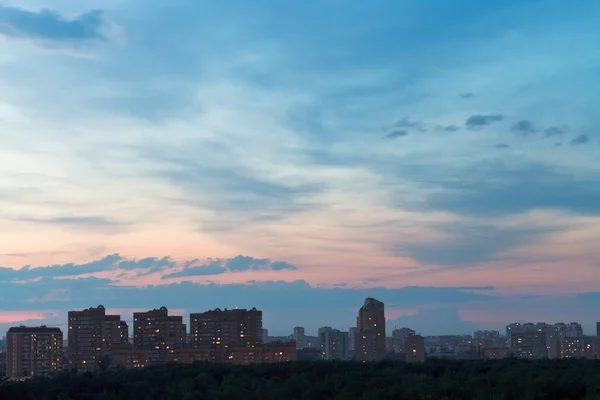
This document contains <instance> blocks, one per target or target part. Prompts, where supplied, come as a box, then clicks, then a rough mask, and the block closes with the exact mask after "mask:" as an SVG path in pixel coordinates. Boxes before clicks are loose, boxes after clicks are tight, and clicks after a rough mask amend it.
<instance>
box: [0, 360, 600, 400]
mask: <svg viewBox="0 0 600 400" xmlns="http://www.w3.org/2000/svg"><path fill="white" fill-rule="evenodd" d="M0 399H2V400H5V399H6V400H13V399H15V400H132V399H135V400H152V399H165V400H195V399H210V400H220V399H223V400H235V399H244V400H246V399H248V400H253V399H256V400H270V399H272V400H284V399H297V400H320V399H323V400H329V399H333V400H350V399H361V400H387V399H390V400H404V399H405V400H413V399H414V400H455V399H456V400H458V399H466V400H519V399H523V400H536V399H540V400H592V399H593V400H598V399H600V362H598V361H595V360H584V359H581V360H539V361H526V360H517V359H505V360H495V361H482V360H478V361H453V360H439V359H438V360H436V359H429V360H427V361H426V362H425V363H422V364H406V363H404V362H399V361H384V362H381V363H366V364H362V363H356V362H338V361H329V362H327V361H297V362H292V363H283V364H257V365H249V366H236V365H221V364H208V363H195V364H165V365H156V366H151V367H147V368H144V369H130V370H121V369H110V370H108V371H103V372H99V373H96V374H91V373H85V374H75V373H69V372H64V373H60V374H58V375H56V376H54V377H51V378H42V377H39V378H32V379H29V380H27V381H23V382H8V381H7V380H4V381H3V382H2V383H0Z"/></svg>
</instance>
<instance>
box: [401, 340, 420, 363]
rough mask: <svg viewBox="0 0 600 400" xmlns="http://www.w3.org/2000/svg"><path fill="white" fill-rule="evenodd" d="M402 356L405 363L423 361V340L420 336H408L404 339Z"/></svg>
mask: <svg viewBox="0 0 600 400" xmlns="http://www.w3.org/2000/svg"><path fill="white" fill-rule="evenodd" d="M404 354H405V355H406V362H407V363H415V362H424V361H425V338H423V336H421V335H410V336H408V337H407V338H406V341H405V345H404Z"/></svg>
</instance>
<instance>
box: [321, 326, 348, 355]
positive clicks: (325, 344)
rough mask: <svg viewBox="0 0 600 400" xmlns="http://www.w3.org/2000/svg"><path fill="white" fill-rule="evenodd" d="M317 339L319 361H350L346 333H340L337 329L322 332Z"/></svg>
mask: <svg viewBox="0 0 600 400" xmlns="http://www.w3.org/2000/svg"><path fill="white" fill-rule="evenodd" d="M319 338H320V340H321V359H323V360H348V359H350V343H349V340H348V332H341V331H339V330H337V329H328V330H323V331H322V332H321V335H320V336H319Z"/></svg>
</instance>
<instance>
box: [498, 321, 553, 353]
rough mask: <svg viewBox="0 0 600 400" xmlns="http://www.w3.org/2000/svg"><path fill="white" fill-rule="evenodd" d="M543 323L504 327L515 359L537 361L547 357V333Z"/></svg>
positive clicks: (547, 327)
mask: <svg viewBox="0 0 600 400" xmlns="http://www.w3.org/2000/svg"><path fill="white" fill-rule="evenodd" d="M548 330H549V325H547V324H544V323H538V324H533V323H530V322H529V323H525V324H521V323H515V324H510V325H508V326H507V327H506V337H507V339H508V344H509V347H510V349H511V352H512V353H513V354H514V356H515V357H517V358H527V359H539V358H546V357H548V346H547V339H546V336H547V332H548Z"/></svg>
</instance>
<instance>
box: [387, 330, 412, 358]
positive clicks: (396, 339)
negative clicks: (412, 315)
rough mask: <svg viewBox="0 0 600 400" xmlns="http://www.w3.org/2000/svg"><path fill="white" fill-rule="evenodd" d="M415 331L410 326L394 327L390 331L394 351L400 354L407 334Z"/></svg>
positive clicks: (410, 334)
mask: <svg viewBox="0 0 600 400" xmlns="http://www.w3.org/2000/svg"><path fill="white" fill-rule="evenodd" d="M414 334H415V331H413V330H412V329H410V328H400V329H394V330H393V331H392V347H393V349H394V353H396V354H400V353H404V346H405V345H406V338H407V337H409V336H413V335H414Z"/></svg>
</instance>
